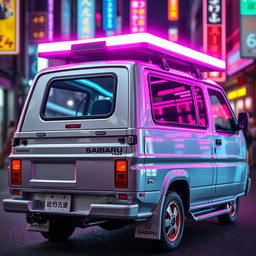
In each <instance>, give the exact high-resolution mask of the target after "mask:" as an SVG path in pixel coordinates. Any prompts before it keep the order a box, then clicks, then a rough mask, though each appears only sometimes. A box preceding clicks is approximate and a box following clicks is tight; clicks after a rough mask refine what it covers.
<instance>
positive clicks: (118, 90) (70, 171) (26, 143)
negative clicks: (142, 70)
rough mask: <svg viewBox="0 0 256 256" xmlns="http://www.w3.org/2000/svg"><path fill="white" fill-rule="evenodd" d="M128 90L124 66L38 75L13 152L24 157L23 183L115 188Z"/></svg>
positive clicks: (122, 154) (122, 153) (123, 151)
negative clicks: (17, 142)
mask: <svg viewBox="0 0 256 256" xmlns="http://www.w3.org/2000/svg"><path fill="white" fill-rule="evenodd" d="M128 91H129V90H128V69H127V68H126V67H111V68H104V67H101V68H100V69H99V68H81V69H75V70H61V71H54V72H53V71H51V72H46V73H43V74H42V75H40V76H39V77H38V78H37V81H36V84H35V86H34V87H33V89H32V94H31V96H30V97H29V101H28V102H27V105H26V107H25V109H26V112H25V113H24V114H23V118H21V121H20V124H19V127H20V128H19V130H18V133H16V137H18V138H19V139H20V144H19V145H17V146H15V147H14V149H13V153H12V155H11V158H19V159H22V186H23V187H29V188H31V187H40V188H51V189H52V190H53V189H60V188H61V189H71V188H72V189H83V190H114V189H115V184H114V166H115V164H114V163H115V160H116V159H117V158H125V156H126V153H127V148H128V144H127V138H126V136H127V128H128V109H129V106H128ZM130 186H132V184H130ZM128 189H132V188H131V187H129V188H128Z"/></svg>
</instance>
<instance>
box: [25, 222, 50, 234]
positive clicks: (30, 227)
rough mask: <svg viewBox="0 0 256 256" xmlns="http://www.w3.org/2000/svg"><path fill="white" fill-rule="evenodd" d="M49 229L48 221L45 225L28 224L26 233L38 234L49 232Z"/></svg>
mask: <svg viewBox="0 0 256 256" xmlns="http://www.w3.org/2000/svg"><path fill="white" fill-rule="evenodd" d="M49 228H50V221H47V222H46V223H40V224H39V223H37V222H33V223H28V224H27V230H28V231H40V232H49Z"/></svg>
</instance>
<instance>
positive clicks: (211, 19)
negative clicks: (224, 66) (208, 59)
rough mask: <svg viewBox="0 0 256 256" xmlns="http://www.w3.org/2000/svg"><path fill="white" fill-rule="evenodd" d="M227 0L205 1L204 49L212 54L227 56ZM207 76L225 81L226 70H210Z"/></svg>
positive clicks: (219, 56)
mask: <svg viewBox="0 0 256 256" xmlns="http://www.w3.org/2000/svg"><path fill="white" fill-rule="evenodd" d="M225 4H226V3H225V0H204V1H203V21H204V24H203V27H204V51H205V52H207V53H209V54H210V55H212V56H214V57H217V58H221V59H225V58H226V43H225V38H226V30H225V25H226V24H225V20H226V19H225V15H226V14H225V12H226V10H225ZM205 76H206V77H207V78H209V79H212V80H214V81H217V82H224V81H225V80H226V74H225V73H224V72H208V73H206V74H205Z"/></svg>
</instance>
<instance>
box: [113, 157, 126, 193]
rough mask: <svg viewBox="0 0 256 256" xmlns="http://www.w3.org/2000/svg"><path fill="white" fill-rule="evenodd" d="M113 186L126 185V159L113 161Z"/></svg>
mask: <svg viewBox="0 0 256 256" xmlns="http://www.w3.org/2000/svg"><path fill="white" fill-rule="evenodd" d="M115 187H116V188H127V187H128V163H127V161H126V160H116V161H115Z"/></svg>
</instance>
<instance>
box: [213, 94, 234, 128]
mask: <svg viewBox="0 0 256 256" xmlns="http://www.w3.org/2000/svg"><path fill="white" fill-rule="evenodd" d="M209 95H210V100H211V104H212V113H213V119H214V123H215V129H216V130H217V131H224V132H233V131H234V126H235V120H234V118H233V116H232V114H231V112H230V110H229V108H228V106H227V103H226V101H225V99H224V97H223V96H222V94H221V93H220V92H218V91H215V90H211V89H209Z"/></svg>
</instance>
